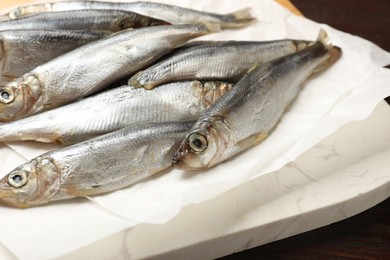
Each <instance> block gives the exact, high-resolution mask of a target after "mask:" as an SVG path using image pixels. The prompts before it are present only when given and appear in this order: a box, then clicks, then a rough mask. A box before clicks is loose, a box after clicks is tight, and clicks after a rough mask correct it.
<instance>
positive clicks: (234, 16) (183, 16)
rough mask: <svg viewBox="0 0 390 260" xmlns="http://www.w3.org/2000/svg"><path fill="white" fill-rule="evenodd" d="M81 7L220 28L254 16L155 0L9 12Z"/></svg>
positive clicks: (20, 11)
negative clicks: (133, 13) (206, 9)
mask: <svg viewBox="0 0 390 260" xmlns="http://www.w3.org/2000/svg"><path fill="white" fill-rule="evenodd" d="M81 9H117V10H127V11H132V12H136V13H139V14H143V15H146V16H150V17H154V18H156V19H162V20H164V21H167V22H170V23H172V24H195V23H203V22H208V23H217V24H220V26H221V28H236V27H242V26H246V25H247V24H248V23H250V22H253V21H254V20H255V19H254V18H253V17H252V16H251V15H250V12H249V9H247V8H246V9H242V10H238V11H236V12H233V13H229V14H216V13H209V12H201V11H197V10H193V9H189V8H183V7H179V6H174V5H168V4H162V3H152V2H131V3H123V2H122V3H121V2H97V1H63V2H53V3H43V4H31V5H25V6H20V7H17V8H15V9H14V10H11V11H10V12H9V13H8V14H7V15H6V16H7V17H8V18H10V19H15V18H19V17H23V16H26V15H31V14H36V13H42V12H58V11H65V10H81Z"/></svg>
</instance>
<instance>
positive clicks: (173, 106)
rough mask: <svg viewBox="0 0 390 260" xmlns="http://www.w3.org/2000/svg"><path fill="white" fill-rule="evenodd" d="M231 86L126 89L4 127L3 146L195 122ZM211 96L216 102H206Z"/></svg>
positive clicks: (175, 85)
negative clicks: (150, 124)
mask: <svg viewBox="0 0 390 260" xmlns="http://www.w3.org/2000/svg"><path fill="white" fill-rule="evenodd" d="M231 86H232V85H231V84H229V83H223V82H204V83H201V82H198V81H186V82H177V83H170V84H165V85H164V86H161V87H160V88H158V89H155V90H153V91H148V90H145V89H135V88H133V87H132V86H122V87H119V88H116V89H111V90H109V91H106V92H102V93H99V94H96V95H94V96H91V97H88V98H85V99H81V100H79V101H77V102H75V103H72V104H68V105H65V106H62V107H59V108H56V109H52V110H49V111H46V112H42V113H39V114H36V115H33V116H30V117H26V118H23V119H19V120H16V121H14V122H9V123H4V124H0V142H6V141H21V140H36V141H41V142H57V143H65V144H69V143H75V142H79V141H82V140H85V139H89V138H92V137H95V136H97V135H102V134H105V133H108V132H112V131H115V130H118V129H120V128H122V127H126V126H128V125H133V124H140V123H145V122H168V121H183V120H184V121H189V120H195V119H197V117H198V116H200V115H201V113H202V112H204V111H205V110H206V108H208V107H209V106H210V105H211V104H212V103H214V101H215V100H217V99H218V98H219V97H220V96H221V95H223V94H224V93H225V92H226V91H228V89H230V88H231ZM207 93H212V96H211V97H210V96H207V97H206V96H205V95H206V94H207ZM206 99H207V101H206ZM191 107H194V108H196V109H194V110H192V109H190V108H191ZM75 115H77V116H75Z"/></svg>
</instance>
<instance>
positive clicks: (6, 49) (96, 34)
mask: <svg viewBox="0 0 390 260" xmlns="http://www.w3.org/2000/svg"><path fill="white" fill-rule="evenodd" d="M110 34H111V32H109V31H106V32H105V31H85V30H83V31H75V30H32V29H31V30H9V31H0V74H1V77H10V78H17V77H20V76H21V75H23V74H24V73H26V72H28V71H30V70H32V69H33V68H35V67H37V66H38V65H41V64H43V63H45V62H48V61H50V60H52V59H54V58H55V57H58V56H60V55H62V54H65V53H67V52H69V51H71V50H74V49H76V48H78V47H80V46H82V45H85V44H87V43H90V42H93V41H97V40H99V39H102V38H103V37H106V36H108V35H110Z"/></svg>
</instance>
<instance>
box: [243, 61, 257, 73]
mask: <svg viewBox="0 0 390 260" xmlns="http://www.w3.org/2000/svg"><path fill="white" fill-rule="evenodd" d="M259 66H260V64H259V63H258V62H255V63H253V64H252V66H250V67H249V69H248V71H247V72H246V73H247V74H248V73H251V72H252V71H254V70H255V69H257V68H258V67H259Z"/></svg>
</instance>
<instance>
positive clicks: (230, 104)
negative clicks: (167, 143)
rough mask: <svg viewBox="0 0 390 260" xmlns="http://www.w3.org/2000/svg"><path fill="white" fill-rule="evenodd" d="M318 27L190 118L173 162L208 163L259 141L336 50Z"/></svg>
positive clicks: (335, 56) (199, 166) (336, 55)
mask: <svg viewBox="0 0 390 260" xmlns="http://www.w3.org/2000/svg"><path fill="white" fill-rule="evenodd" d="M325 35H326V33H325V31H321V32H320V35H319V40H318V42H316V43H315V44H314V45H312V46H310V47H307V48H305V49H303V50H301V51H299V52H296V53H293V54H290V55H287V56H284V57H282V58H279V59H276V60H273V61H270V62H268V63H265V64H263V65H260V66H258V67H257V68H253V69H252V70H251V71H249V72H248V73H247V74H246V75H245V76H244V77H243V78H242V79H241V80H240V81H239V82H238V83H237V84H236V85H234V86H233V87H232V89H231V90H230V91H229V92H228V93H226V94H225V95H224V96H222V97H221V98H220V99H219V100H217V101H216V102H215V103H214V104H213V105H212V106H211V107H210V108H209V109H208V110H207V111H206V112H205V113H204V114H203V115H202V116H201V117H200V118H199V119H198V121H197V122H196V123H195V125H194V126H193V127H192V129H191V130H190V132H189V133H188V135H187V136H186V138H185V140H184V141H183V143H182V144H181V146H180V148H179V150H178V151H177V152H176V154H175V156H174V158H173V164H174V165H175V166H176V167H177V168H182V169H188V170H194V169H202V168H208V167H212V166H214V165H216V164H218V163H220V162H223V161H225V160H226V159H229V158H231V157H232V156H234V155H236V154H238V153H240V152H242V151H243V150H246V149H248V148H250V147H252V146H254V145H257V144H259V143H260V142H261V141H262V140H263V139H264V138H266V136H267V135H268V134H269V133H270V131H271V130H272V129H273V128H274V127H275V125H276V124H277V122H278V121H279V119H280V118H281V116H282V114H283V112H284V110H285V109H286V107H287V106H288V105H289V104H290V103H291V102H292V101H293V100H294V99H295V97H296V96H297V95H298V93H299V92H300V89H301V84H302V83H303V82H304V81H305V80H306V79H307V78H308V77H309V76H310V75H311V74H313V73H314V72H316V71H319V70H322V69H325V68H327V67H329V66H330V65H331V64H333V62H335V61H336V60H337V59H338V58H339V57H340V55H341V50H340V48H338V47H334V46H332V45H330V44H328V43H327V42H326V36H325Z"/></svg>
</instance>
